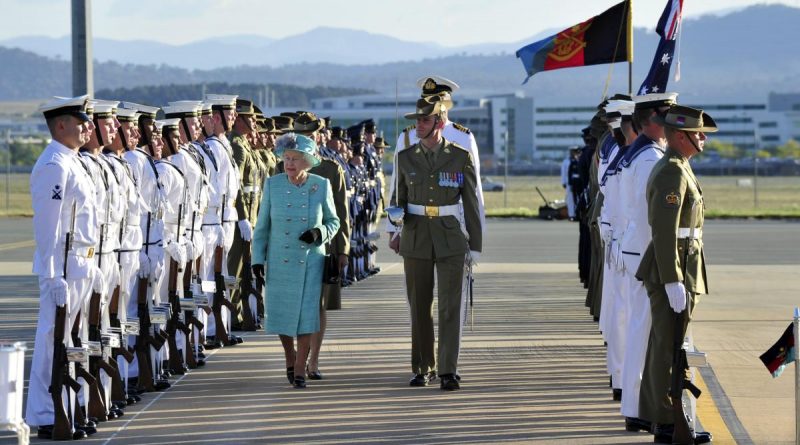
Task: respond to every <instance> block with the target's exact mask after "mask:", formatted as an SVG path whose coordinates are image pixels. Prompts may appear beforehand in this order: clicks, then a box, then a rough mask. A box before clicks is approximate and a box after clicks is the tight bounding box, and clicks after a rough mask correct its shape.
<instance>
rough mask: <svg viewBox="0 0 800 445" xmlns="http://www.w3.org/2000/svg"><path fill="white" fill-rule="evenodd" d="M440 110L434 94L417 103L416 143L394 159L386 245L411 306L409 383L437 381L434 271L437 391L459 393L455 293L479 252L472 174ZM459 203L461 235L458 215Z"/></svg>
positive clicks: (409, 116)
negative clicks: (394, 231) (396, 259)
mask: <svg viewBox="0 0 800 445" xmlns="http://www.w3.org/2000/svg"><path fill="white" fill-rule="evenodd" d="M445 110H446V108H445V107H444V103H443V102H442V101H441V98H440V97H439V96H432V97H430V98H422V99H419V100H418V101H417V107H416V112H415V113H410V114H406V115H405V117H406V119H412V120H416V122H417V126H416V131H417V135H418V136H419V139H420V140H419V142H418V143H416V144H414V145H412V146H411V147H409V148H408V149H407V150H404V151H403V152H401V153H400V154H399V155H398V157H397V166H396V171H397V175H396V181H397V184H396V186H397V188H396V190H397V195H396V196H397V206H398V207H400V208H403V209H405V216H404V217H403V228H402V231H401V234H400V239H399V243H398V242H397V239H396V238H395V240H393V242H392V243H390V246H391V247H392V248H393V249H395V251H397V252H399V253H400V255H401V256H403V266H404V269H405V275H406V292H407V295H408V302H409V305H410V309H411V369H412V371H413V372H414V377H413V378H412V379H411V381H410V382H409V384H410V385H411V386H426V385H427V384H428V382H430V381H431V380H432V379H434V378H435V377H436V371H437V360H436V356H434V348H433V343H434V332H433V318H432V315H431V312H432V305H433V286H434V270H435V272H436V276H437V279H436V282H438V285H439V295H438V309H439V351H438V372H439V377H440V379H441V380H440V387H441V389H443V390H447V391H452V390H457V389H459V382H458V379H457V376H456V370H457V366H458V352H459V341H460V330H461V320H460V314H461V290H462V289H461V288H462V284H463V277H464V273H465V263H468V262H471V263H475V262H477V260H478V256H479V255H480V251H481V249H482V246H481V244H482V234H481V219H480V208H479V203H478V196H477V193H476V188H477V181H478V180H477V177H476V174H475V168H474V164H473V160H472V156H471V155H470V153H469V151H467V149H465V148H463V147H461V146H459V145H456V144H453V143H451V142H449V141H447V140H445V139H444V138H443V137H442V128H443V127H444V124H445V121H444V119H443V116H442V115H443V113H444V111H445ZM459 199H460V200H461V201H462V202H463V211H464V219H465V226H466V232H467V235H466V236H465V234H464V232H462V231H461V226H460V224H459V221H458V218H457V215H458V213H459V206H458V202H459Z"/></svg>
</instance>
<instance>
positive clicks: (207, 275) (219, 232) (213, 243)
mask: <svg viewBox="0 0 800 445" xmlns="http://www.w3.org/2000/svg"><path fill="white" fill-rule="evenodd" d="M220 150H224V148H223V147H222V146H221V145H220V143H219V142H218V139H216V138H215V137H213V138H208V139H206V140H205V147H203V146H202V145H200V146H199V149H198V151H199V152H200V154H201V155H202V156H203V161H204V162H205V164H206V174H207V175H208V206H207V208H206V211H205V213H204V214H203V227H202V230H203V240H204V244H203V246H202V249H203V261H202V264H201V266H200V270H198V271H197V274H198V276H199V277H200V279H201V280H206V281H214V250H215V249H216V248H217V246H220V247H224V245H225V232H224V230H223V229H222V205H223V204H224V203H223V196H224V195H225V193H226V191H227V187H228V184H227V178H226V177H225V176H224V174H223V173H225V174H227V172H228V171H227V170H225V169H224V167H225V163H226V161H225V158H224V156H227V155H226V154H225V153H222V152H221V151H220ZM226 199H227V197H226ZM206 296H207V297H208V300H209V303H212V302H213V298H214V295H213V294H207V295H206ZM195 316H196V317H197V318H198V320H200V322H201V323H203V324H204V325H205V333H206V335H210V334H208V329H209V315H208V314H206V312H205V311H204V310H198V311H197V312H196V314H195ZM211 321H212V322H213V321H214V319H213V318H212V319H211ZM212 332H213V333H214V334H216V332H217V330H216V327H214V329H213V331H212ZM199 337H200V335H199V332H197V336H196V338H195V344H201V342H200V338H199Z"/></svg>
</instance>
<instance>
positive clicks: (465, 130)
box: [453, 122, 470, 134]
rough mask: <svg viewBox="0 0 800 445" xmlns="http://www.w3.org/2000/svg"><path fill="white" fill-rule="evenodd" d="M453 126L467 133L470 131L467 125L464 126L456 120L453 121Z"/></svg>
mask: <svg viewBox="0 0 800 445" xmlns="http://www.w3.org/2000/svg"><path fill="white" fill-rule="evenodd" d="M453 128H455V129H456V130H458V131H460V132H462V133H467V134H469V133H470V131H469V128H467V127H465V126H463V125H461V124H457V123H455V122H453Z"/></svg>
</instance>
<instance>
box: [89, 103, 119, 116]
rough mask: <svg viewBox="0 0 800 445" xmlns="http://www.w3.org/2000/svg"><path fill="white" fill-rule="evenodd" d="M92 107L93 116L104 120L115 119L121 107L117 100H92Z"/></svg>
mask: <svg viewBox="0 0 800 445" xmlns="http://www.w3.org/2000/svg"><path fill="white" fill-rule="evenodd" d="M91 103H92V106H93V108H94V112H93V116H94V117H95V118H98V119H103V118H106V117H114V116H115V115H116V114H117V107H119V102H117V101H116V100H99V99H96V100H92V101H91Z"/></svg>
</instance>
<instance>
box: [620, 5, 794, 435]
mask: <svg viewBox="0 0 800 445" xmlns="http://www.w3.org/2000/svg"><path fill="white" fill-rule="evenodd" d="M628 95H630V96H633V0H629V1H628ZM798 445H800V444H798Z"/></svg>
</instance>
